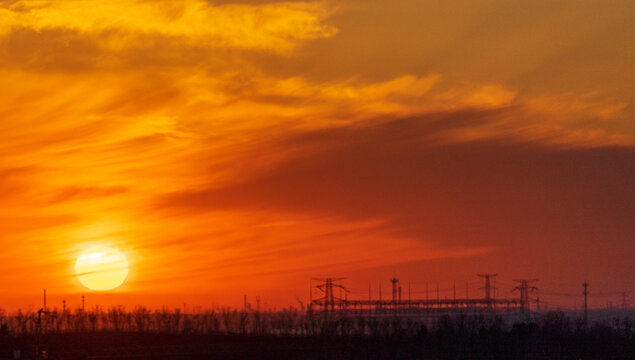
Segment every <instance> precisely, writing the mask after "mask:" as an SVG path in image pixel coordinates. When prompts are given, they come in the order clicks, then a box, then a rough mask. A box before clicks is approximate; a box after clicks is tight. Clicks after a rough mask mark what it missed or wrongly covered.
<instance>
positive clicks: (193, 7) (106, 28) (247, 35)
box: [0, 0, 337, 51]
mask: <svg viewBox="0 0 635 360" xmlns="http://www.w3.org/2000/svg"><path fill="white" fill-rule="evenodd" d="M328 15H329V10H328V8H327V7H326V4H325V3H321V2H314V3H275V4H262V5H247V4H226V5H219V6H216V5H213V4H210V3H208V2H206V1H201V0H188V1H184V2H179V3H174V2H172V1H153V2H148V1H133V0H115V1H108V2H99V3H95V2H91V1H81V0H77V1H63V2H59V1H27V0H25V1H16V2H11V3H8V4H5V6H3V7H0V23H1V24H2V26H0V33H4V34H10V33H11V31H13V30H16V29H18V30H19V29H31V30H34V31H37V32H40V31H43V30H44V31H46V30H55V29H62V30H64V31H72V32H76V33H77V34H80V35H84V34H86V35H88V36H89V37H90V38H91V40H92V41H94V42H96V43H97V44H98V45H99V46H100V47H102V48H104V49H108V50H115V51H116V50H120V49H124V48H126V47H129V46H140V45H142V44H143V42H144V41H147V40H152V39H153V37H154V36H161V37H165V38H168V39H170V38H172V39H178V40H179V41H180V42H185V43H188V44H191V45H192V46H201V47H212V48H243V49H262V50H273V51H287V50H289V49H291V48H293V47H294V46H295V45H296V44H297V43H298V42H299V41H304V40H310V39H316V38H322V37H330V36H333V35H334V34H335V33H336V32H337V30H336V29H335V28H334V27H332V26H329V25H325V24H323V23H322V21H323V20H324V19H325V18H326V17H327V16H328ZM155 41H156V38H155Z"/></svg>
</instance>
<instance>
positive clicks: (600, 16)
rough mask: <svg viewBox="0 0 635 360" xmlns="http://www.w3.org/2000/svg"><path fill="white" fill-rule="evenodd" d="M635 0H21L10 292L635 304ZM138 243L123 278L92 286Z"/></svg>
mask: <svg viewBox="0 0 635 360" xmlns="http://www.w3.org/2000/svg"><path fill="white" fill-rule="evenodd" d="M634 19H635V2H633V1H632V0H615V1H606V0H597V1H596V0H575V1H574V0H570V1H550V0H541V1H508V0H470V1H460V2H459V1H431V0H400V1H388V0H381V1H379V0H344V1H308V2H297V1H289V2H273V1H266V0H265V1H250V0H242V1H240V0H239V1H235V2H232V1H204V0H185V1H168V0H155V1H150V0H138V1H134V0H110V1H88V0H69V1H53V0H34V1H26V0H24V1H22V0H0V193H1V196H0V245H1V246H2V251H0V294H1V295H0V308H4V309H9V310H14V309H17V308H19V307H21V308H23V309H27V308H29V306H31V307H33V306H40V304H41V293H42V289H43V288H46V289H47V291H48V293H49V294H50V302H51V304H52V306H61V300H62V299H66V300H67V302H68V304H69V306H78V305H79V303H80V301H81V300H80V299H81V295H85V296H86V299H87V306H94V305H96V304H101V305H113V304H123V305H126V306H129V307H132V306H134V305H135V304H144V305H147V306H151V307H158V306H161V305H167V306H182V305H183V303H187V304H188V306H201V307H210V306H212V305H239V304H242V301H243V294H247V296H248V299H249V301H251V302H254V301H255V297H256V296H260V297H261V299H262V301H263V302H266V303H267V304H268V306H277V307H281V306H288V305H292V304H293V305H297V302H296V297H297V298H299V299H300V300H302V301H304V302H306V301H307V300H308V297H309V286H310V284H309V279H310V278H311V277H326V276H334V277H340V276H341V277H347V278H348V279H347V280H346V281H345V282H344V283H345V285H347V286H348V287H349V288H350V289H351V293H350V294H349V298H367V296H368V286H369V283H370V285H371V289H372V292H373V294H374V295H373V296H376V295H377V291H378V289H377V288H378V284H379V282H380V281H381V282H382V287H383V288H384V291H385V293H384V296H387V294H388V290H389V282H388V280H389V278H390V277H392V276H393V274H395V275H396V276H397V277H399V278H400V279H401V281H402V287H403V288H404V291H406V288H407V286H408V285H407V284H408V282H410V284H411V285H410V286H411V292H412V296H413V297H424V296H425V294H424V292H425V286H426V285H425V284H426V282H428V283H429V286H430V289H432V288H435V291H436V283H437V282H438V283H439V286H440V288H441V291H442V294H441V296H442V297H443V296H448V297H450V296H452V294H451V288H452V287H453V284H454V282H456V284H457V285H456V286H457V292H458V293H459V294H460V295H461V296H464V295H465V288H466V282H467V286H468V289H469V292H470V293H469V296H470V297H477V296H478V297H481V296H483V291H482V290H479V287H481V286H482V279H480V278H478V277H477V276H476V273H498V274H499V275H498V277H497V280H496V285H497V286H498V288H499V290H498V292H497V297H512V296H513V297H517V296H518V295H517V293H512V292H511V289H512V288H513V286H514V283H513V282H512V279H518V278H537V279H540V281H539V282H538V283H537V286H538V287H539V288H540V291H541V292H540V295H541V298H542V300H543V301H544V302H546V303H547V305H552V306H568V307H575V306H578V307H579V306H580V304H581V303H582V299H583V298H582V295H581V292H582V286H581V284H582V282H583V281H585V280H588V281H589V283H590V284H591V286H590V287H589V291H590V292H591V295H590V298H589V299H590V300H589V302H590V304H591V306H593V307H605V306H607V304H608V303H613V304H616V305H619V303H620V301H621V300H620V297H619V294H620V293H621V292H624V291H626V292H628V291H632V292H631V304H635V300H633V299H635V261H634V260H633V259H635V108H634V105H635V70H634V69H635V46H633V44H634V40H635V39H634V36H633V34H635V21H634ZM93 246H110V247H113V248H117V249H119V250H120V251H122V252H123V253H125V254H126V256H127V258H128V261H129V264H130V272H129V275H128V278H127V280H126V281H125V283H124V284H123V285H122V286H121V287H119V288H117V289H115V290H112V291H105V292H95V291H91V290H88V289H86V288H84V287H83V286H82V285H81V283H80V282H79V281H78V279H77V277H76V275H75V272H74V265H75V261H76V259H77V258H78V256H79V254H81V253H82V251H84V250H85V249H87V248H90V247H93Z"/></svg>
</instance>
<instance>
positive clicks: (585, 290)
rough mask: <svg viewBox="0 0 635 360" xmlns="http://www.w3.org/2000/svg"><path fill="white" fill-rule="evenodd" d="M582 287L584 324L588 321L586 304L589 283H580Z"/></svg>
mask: <svg viewBox="0 0 635 360" xmlns="http://www.w3.org/2000/svg"><path fill="white" fill-rule="evenodd" d="M582 287H584V291H583V292H582V293H583V294H584V323H585V324H586V323H587V321H588V319H589V314H588V303H587V296H588V295H589V290H588V289H587V288H588V287H589V283H588V282H587V281H585V282H584V283H582Z"/></svg>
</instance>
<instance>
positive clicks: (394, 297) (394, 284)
mask: <svg viewBox="0 0 635 360" xmlns="http://www.w3.org/2000/svg"><path fill="white" fill-rule="evenodd" d="M390 282H391V283H392V302H393V304H396V303H397V292H398V288H399V279H397V278H396V277H395V276H393V277H392V279H390Z"/></svg>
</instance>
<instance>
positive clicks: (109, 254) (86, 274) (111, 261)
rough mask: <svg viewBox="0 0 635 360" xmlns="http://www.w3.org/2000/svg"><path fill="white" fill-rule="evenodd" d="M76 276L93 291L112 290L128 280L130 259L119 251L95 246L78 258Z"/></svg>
mask: <svg viewBox="0 0 635 360" xmlns="http://www.w3.org/2000/svg"><path fill="white" fill-rule="evenodd" d="M75 274H76V275H77V278H78V279H79V281H80V282H81V283H82V285H84V286H85V287H87V288H89V289H91V290H99V291H102V290H112V289H115V288H117V287H119V286H121V284H123V282H124V281H125V280H126V277H127V276H128V259H127V258H126V255H125V254H124V253H122V252H121V251H119V250H117V249H113V248H110V247H106V246H95V247H93V248H90V249H88V250H86V251H85V252H84V253H82V254H81V255H80V256H79V257H78V258H77V261H76V262H75Z"/></svg>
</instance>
